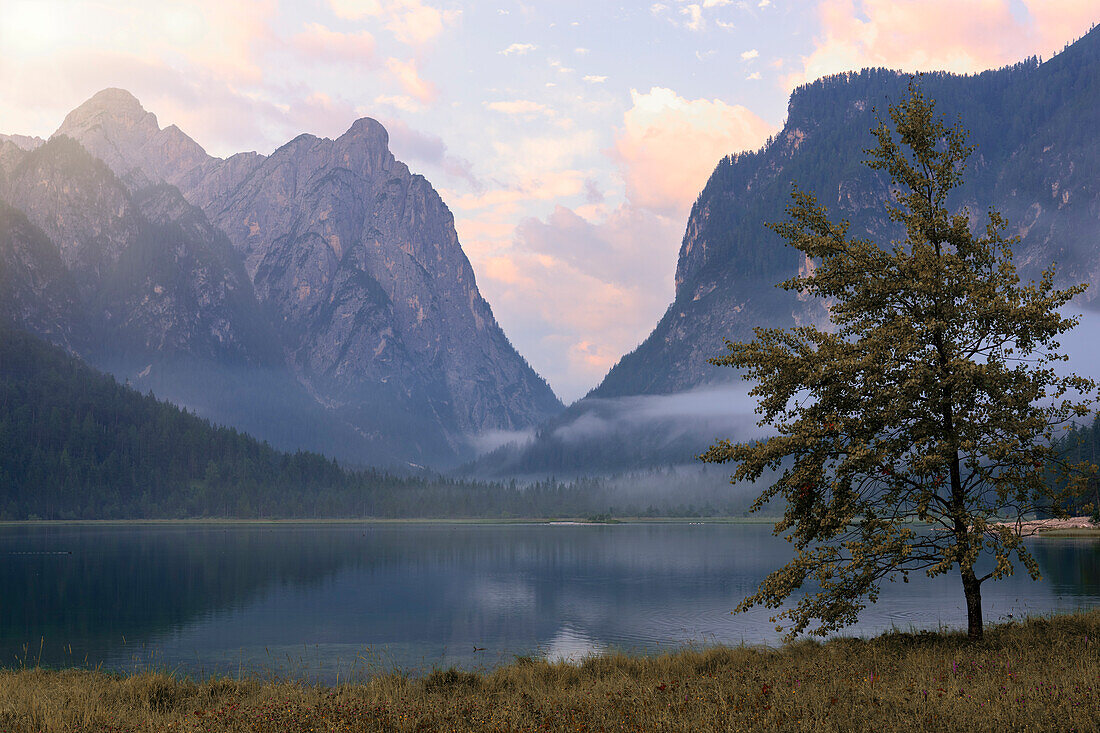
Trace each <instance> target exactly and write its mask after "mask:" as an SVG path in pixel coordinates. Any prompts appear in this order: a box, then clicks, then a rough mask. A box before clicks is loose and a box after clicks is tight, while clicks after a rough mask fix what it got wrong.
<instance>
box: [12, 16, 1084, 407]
mask: <svg viewBox="0 0 1100 733" xmlns="http://www.w3.org/2000/svg"><path fill="white" fill-rule="evenodd" d="M1098 19H1100V9H1098V7H1097V2H1096V0H862V1H858V0H812V1H810V0H807V1H806V2H795V1H794V0H751V1H750V2H736V1H735V0H695V1H692V0H661V2H603V1H602V0H587V1H581V0H529V1H527V2H522V1H519V0H492V1H491V2H485V1H481V0H453V1H449V0H300V1H299V0H296V1H294V2H290V1H289V0H191V1H186V2H185V1H183V0H158V1H157V2H149V0H112V1H100V2H96V1H95V0H89V1H82V2H78V1H76V0H0V132H4V133H8V134H12V133H20V134H29V135H39V136H42V137H46V136H48V135H49V134H50V133H52V132H53V130H55V129H56V128H57V126H58V125H59V124H60V122H61V120H62V119H63V118H64V116H65V114H66V113H67V112H68V111H69V110H70V109H72V108H73V107H75V106H77V105H78V104H80V103H81V102H82V101H84V100H85V99H87V98H88V97H90V96H91V95H92V94H94V93H95V92H96V91H98V90H100V89H102V88H105V87H111V86H115V87H122V88H125V89H128V90H130V91H131V92H133V93H134V94H135V95H136V96H137V97H138V99H140V100H141V101H142V103H143V104H144V106H145V108H146V109H148V110H149V111H151V112H154V113H156V114H157V116H158V118H159V120H160V123H161V125H162V126H164V125H168V124H173V123H174V124H177V125H178V126H179V127H180V128H181V129H183V130H184V131H185V132H187V133H188V134H189V135H190V136H191V137H193V138H194V139H195V140H197V141H198V142H199V143H200V144H202V145H203V146H204V147H205V148H206V149H207V151H208V152H210V153H211V154H213V155H219V156H225V155H228V154H231V153H234V152H238V151H242V150H257V151H260V152H262V153H269V152H271V151H272V150H274V149H275V148H276V147H278V146H279V145H280V144H282V143H283V142H286V141H287V140H289V139H291V138H292V137H294V136H295V135H297V134H298V133H301V132H310V133H313V134H315V135H321V136H327V137H335V136H337V135H339V134H340V133H342V132H343V131H344V130H346V129H347V128H348V127H349V126H350V124H351V123H352V121H353V120H355V119H356V118H358V117H363V116H370V117H374V118H376V119H378V120H379V121H381V122H382V123H383V124H384V125H385V126H386V127H387V129H388V130H389V132H390V142H391V147H392V149H393V151H394V153H395V154H396V155H397V157H398V158H400V159H402V160H404V161H405V162H406V163H408V164H409V167H410V168H412V169H413V170H414V171H415V172H419V173H423V174H424V175H425V176H426V177H427V178H428V179H429V180H430V181H432V183H433V184H434V185H435V186H436V188H438V189H439V191H440V193H441V194H442V196H443V199H444V201H445V202H446V203H447V205H448V206H449V207H450V208H451V210H452V211H453V212H454V215H455V219H456V225H457V228H458V233H459V238H460V240H461V242H462V244H463V247H464V249H465V250H466V254H467V255H468V256H469V258H470V260H471V262H472V263H473V266H474V270H475V272H476V274H477V279H478V285H479V287H480V288H481V291H482V294H483V295H484V296H485V298H486V299H487V300H488V301H489V303H490V304H491V305H492V306H493V310H494V312H495V314H496V316H497V319H498V320H499V321H500V323H501V325H502V326H503V328H504V330H505V332H506V333H507V334H508V336H509V337H510V339H511V340H512V343H513V344H515V346H516V348H517V349H518V350H519V351H520V353H522V354H523V355H524V356H525V357H526V358H527V359H528V361H530V363H531V364H532V365H533V366H534V367H535V369H536V370H538V371H539V373H541V374H542V375H543V376H545V377H546V378H547V379H548V380H549V382H550V384H551V386H553V387H554V389H555V390H556V391H557V392H558V394H559V396H561V397H562V398H563V399H564V400H565V401H567V402H568V401H572V400H573V399H576V398H578V397H580V396H582V395H583V394H584V393H585V392H586V391H587V390H589V389H590V388H592V387H594V386H595V385H596V384H597V383H598V382H599V380H600V378H601V377H602V376H603V375H604V374H605V373H606V371H607V370H608V368H610V367H611V366H612V365H613V364H614V363H615V362H616V361H617V360H618V359H619V357H620V356H622V355H623V354H624V353H626V352H627V351H630V350H631V349H633V348H634V347H635V346H636V345H637V344H638V343H640V342H641V341H642V340H643V339H644V338H645V337H646V336H647V335H648V333H649V331H650V329H651V328H652V327H653V325H654V324H655V323H656V321H657V319H658V318H659V317H660V316H661V314H662V313H663V312H664V310H665V308H666V307H667V306H668V304H669V303H670V302H671V300H672V297H673V273H674V269H675V265H676V255H677V251H678V249H679V245H680V240H681V238H682V236H683V230H684V225H685V223H686V220H687V214H688V211H689V209H690V206H691V203H692V202H693V201H694V199H695V197H696V195H697V194H698V193H699V191H700V190H701V188H702V186H703V184H704V183H705V182H706V179H707V177H708V175H709V174H710V172H711V171H712V170H713V168H714V166H715V164H716V163H717V161H718V160H719V159H720V158H721V157H722V156H724V155H726V154H729V153H733V152H736V151H739V150H745V149H754V148H758V147H759V146H760V145H761V144H763V143H764V141H765V140H766V139H767V137H768V136H769V135H770V134H772V133H774V132H776V131H778V129H779V128H780V127H782V125H783V122H784V118H785V116H786V105H787V98H788V95H789V94H790V91H791V90H792V89H793V88H794V87H795V86H797V85H798V84H800V83H802V82H804V81H806V80H812V79H814V78H817V77H819V76H821V75H824V74H830V73H835V72H839V71H844V70H848V69H858V68H862V67H866V66H887V67H892V68H899V69H903V70H906V71H914V70H918V69H919V70H930V69H946V70H950V71H956V72H974V71H980V70H983V69H987V68H994V67H998V66H1002V65H1005V64H1008V63H1012V62H1015V61H1017V60H1020V59H1022V58H1024V57H1027V56H1030V55H1032V54H1038V55H1040V56H1042V57H1043V58H1047V57H1049V56H1050V55H1052V54H1053V53H1055V52H1057V51H1059V50H1061V49H1062V48H1063V47H1064V46H1065V44H1067V43H1069V42H1071V41H1073V40H1074V39H1076V38H1078V37H1080V36H1081V35H1083V34H1084V33H1085V32H1087V31H1088V30H1089V28H1090V27H1091V26H1092V24H1093V23H1094V22H1095V21H1097V20H1098Z"/></svg>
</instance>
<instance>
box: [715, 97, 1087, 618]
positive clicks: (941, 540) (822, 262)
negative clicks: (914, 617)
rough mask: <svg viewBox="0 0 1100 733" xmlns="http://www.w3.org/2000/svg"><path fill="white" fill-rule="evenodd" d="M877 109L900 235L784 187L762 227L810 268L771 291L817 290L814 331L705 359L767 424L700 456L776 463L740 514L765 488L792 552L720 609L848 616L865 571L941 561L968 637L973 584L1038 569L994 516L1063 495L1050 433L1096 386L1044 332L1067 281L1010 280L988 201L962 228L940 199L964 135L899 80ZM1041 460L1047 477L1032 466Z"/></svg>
mask: <svg viewBox="0 0 1100 733" xmlns="http://www.w3.org/2000/svg"><path fill="white" fill-rule="evenodd" d="M889 117H890V120H889V124H888V122H887V121H886V120H883V119H881V118H880V119H879V120H878V124H877V126H876V127H875V128H874V129H873V130H872V132H873V134H874V138H875V141H876V143H877V145H875V147H873V148H872V149H869V150H867V151H866V152H867V153H868V154H869V155H870V160H868V161H867V165H868V166H869V167H870V168H872V169H874V170H876V171H882V172H883V173H885V174H887V175H888V176H889V178H890V181H891V191H892V192H893V198H894V201H893V202H889V203H887V204H886V208H887V211H888V214H889V217H890V219H891V220H892V221H894V222H897V223H898V224H899V225H901V226H902V227H904V237H903V238H901V239H899V240H897V241H893V242H888V243H882V244H880V243H878V242H875V241H872V240H870V239H867V238H861V237H858V236H853V235H852V234H851V233H850V232H849V224H848V222H847V221H840V222H834V221H831V220H830V219H829V218H828V215H827V212H826V210H825V208H824V207H822V206H821V205H819V204H818V202H817V200H816V199H815V197H814V196H813V195H812V194H811V193H807V192H803V191H801V190H799V189H798V187H797V186H795V188H794V191H793V193H792V204H791V206H790V207H789V209H788V212H789V218H788V219H787V220H786V221H784V222H782V223H779V224H774V225H771V228H773V229H774V230H775V231H776V232H778V233H779V234H780V235H781V236H782V237H783V239H784V240H786V242H787V244H788V245H790V246H791V247H794V248H795V249H797V250H799V251H801V252H803V253H805V254H806V255H807V256H809V257H810V258H812V261H813V262H814V263H815V265H816V266H815V267H814V268H813V270H812V272H809V273H807V274H805V276H802V277H796V278H793V279H790V280H788V281H786V282H784V283H782V284H781V287H783V288H785V289H787V290H797V291H800V292H801V293H803V294H805V295H807V296H813V297H817V298H821V299H824V301H825V302H826V303H828V305H829V314H830V315H829V318H830V328H829V329H828V330H822V329H820V328H817V327H815V326H803V327H798V328H793V329H789V330H784V329H767V328H759V329H756V331H755V333H756V338H755V339H754V340H753V341H752V342H750V343H733V342H727V346H728V353H726V354H724V355H722V356H720V357H717V358H714V359H712V360H711V362H712V363H713V364H716V365H721V366H730V367H735V368H737V369H740V370H743V372H742V373H743V376H744V377H745V378H746V379H749V380H752V381H753V382H754V383H755V385H754V387H753V389H752V394H753V395H754V396H756V397H757V398H758V399H759V407H758V413H759V414H761V416H762V418H761V420H760V425H761V426H770V427H771V428H772V429H773V430H774V431H775V435H773V436H772V437H769V438H766V439H762V440H759V441H754V442H746V443H740V444H733V443H730V442H729V441H719V442H718V443H716V444H715V445H713V446H712V447H711V448H710V449H709V450H708V451H707V452H706V453H705V454H703V456H702V458H703V459H704V460H706V461H711V462H719V463H720V462H726V461H733V462H735V463H736V464H737V467H736V470H735V473H734V475H733V480H734V481H754V480H757V479H759V478H760V477H761V476H762V475H763V474H764V472H765V471H767V470H776V471H777V472H778V473H777V475H778V476H779V478H778V479H777V480H776V481H775V483H774V484H772V485H771V486H769V487H768V488H767V489H766V490H764V491H763V493H762V494H761V495H760V497H759V498H758V499H757V501H756V504H755V505H754V508H757V509H758V508H760V507H762V506H763V505H764V504H765V503H766V502H768V501H769V500H771V499H773V498H777V497H781V498H782V499H783V500H784V501H785V505H786V506H785V510H784V515H783V517H782V519H781V520H780V521H779V522H778V523H777V524H776V526H775V531H776V533H777V534H780V533H787V537H788V539H789V540H790V541H791V542H792V543H793V544H794V547H795V550H796V554H795V557H794V559H793V560H792V561H791V562H790V563H788V564H787V565H786V566H784V567H783V568H781V569H779V570H777V571H775V572H774V573H772V574H771V575H770V576H769V577H768V578H767V579H766V580H765V581H764V582H763V583H762V584H761V586H760V588H759V589H758V591H757V592H756V593H755V594H753V595H752V596H750V597H748V598H746V599H745V600H744V601H742V603H741V604H740V606H739V607H738V608H739V609H740V610H745V609H748V608H750V607H752V606H754V605H765V606H768V607H771V608H781V607H783V606H784V605H785V604H786V602H787V599H788V598H790V597H791V596H792V594H794V593H795V592H796V591H797V590H799V589H801V588H803V586H805V585H808V584H812V585H813V586H816V588H814V589H807V592H806V593H805V594H804V595H802V596H801V597H800V598H799V600H798V601H797V602H796V603H795V604H794V605H788V606H787V608H786V609H785V610H783V611H782V613H780V614H779V615H778V617H777V620H785V621H786V623H788V624H789V630H790V634H791V635H792V636H793V635H796V634H798V633H801V632H803V631H805V630H807V629H810V627H811V626H812V625H813V623H814V622H815V621H817V622H819V623H818V625H817V626H816V627H814V628H812V629H811V630H812V631H813V632H814V633H827V632H829V631H832V630H835V629H837V628H840V627H842V626H844V625H847V624H851V623H853V622H854V621H856V619H857V616H858V614H859V612H860V610H861V609H862V608H864V606H865V605H866V604H867V603H868V602H874V601H875V600H876V599H877V596H878V593H879V589H880V584H881V582H882V581H883V580H884V579H890V580H893V579H895V578H897V577H901V578H902V579H904V580H908V574H909V573H910V572H914V571H923V572H926V573H927V574H928V575H929V576H936V575H941V574H944V573H947V572H949V571H952V570H953V569H956V568H957V569H958V572H959V574H960V576H961V579H962V583H963V589H964V595H965V597H966V602H967V615H968V627H969V633H970V635H971V636H972V637H980V636H981V633H982V617H981V593H980V586H981V584H982V583H983V582H984V581H986V580H989V579H996V578H1001V577H1004V576H1006V575H1009V574H1011V573H1012V572H1013V569H1014V563H1013V559H1014V558H1015V559H1016V560H1018V562H1019V563H1020V564H1022V565H1023V566H1024V567H1025V568H1026V569H1027V570H1028V572H1029V573H1030V574H1031V575H1032V577H1038V574H1039V570H1038V567H1037V566H1036V564H1035V562H1034V560H1033V559H1032V557H1031V556H1030V555H1029V554H1028V552H1027V550H1026V548H1025V547H1024V546H1023V544H1022V543H1021V538H1020V535H1019V533H1018V532H1017V531H1014V528H1013V527H1012V526H1011V525H1005V524H1002V523H1001V522H1002V521H1004V520H1006V519H1008V520H1012V519H1019V518H1021V517H1024V516H1025V515H1028V514H1032V513H1034V512H1036V511H1039V510H1046V509H1049V508H1051V507H1060V506H1063V505H1064V501H1063V497H1061V496H1059V494H1060V493H1065V494H1067V495H1069V494H1072V493H1076V492H1079V491H1080V488H1081V484H1082V482H1083V481H1084V480H1085V476H1084V470H1083V469H1084V468H1085V467H1084V466H1070V465H1067V464H1066V462H1065V460H1064V459H1063V458H1062V457H1061V456H1060V455H1059V451H1058V450H1057V446H1056V437H1057V433H1056V430H1057V429H1059V427H1060V426H1062V425H1063V424H1065V423H1067V422H1068V421H1069V420H1071V419H1072V418H1074V417H1078V416H1083V415H1086V414H1087V413H1088V409H1089V405H1090V404H1091V397H1090V395H1091V393H1092V392H1093V390H1094V389H1095V385H1094V383H1093V382H1092V381H1091V380H1088V379H1085V378H1081V377H1078V376H1076V375H1070V376H1060V375H1059V373H1058V372H1056V371H1055V365H1056V364H1057V363H1058V362H1059V361H1063V360H1064V359H1065V356H1064V354H1062V352H1061V351H1060V344H1059V342H1058V338H1059V336H1060V335H1061V334H1063V333H1065V332H1066V331H1067V330H1069V329H1070V328H1072V327H1073V326H1074V325H1076V320H1075V319H1073V318H1068V317H1065V316H1063V315H1061V314H1060V312H1059V309H1060V308H1062V307H1063V306H1065V305H1066V304H1067V303H1069V302H1070V300H1071V299H1072V298H1073V297H1074V296H1075V295H1077V294H1078V293H1080V292H1082V291H1083V290H1084V289H1085V286H1083V285H1081V286H1076V287H1070V288H1067V289H1057V288H1055V286H1054V269H1053V266H1051V267H1050V268H1048V269H1047V270H1045V271H1044V273H1043V275H1042V277H1041V278H1040V279H1039V280H1038V281H1033V282H1030V283H1027V284H1022V283H1021V282H1020V280H1019V277H1018V275H1017V272H1016V265H1015V263H1014V261H1013V258H1012V245H1013V244H1014V243H1015V242H1016V241H1017V239H1016V238H1015V237H1009V236H1007V235H1006V232H1007V229H1008V226H1007V222H1006V221H1005V220H1004V218H1003V217H1002V216H1001V215H1000V214H999V213H998V212H997V211H995V210H993V209H990V211H989V212H988V216H987V217H986V222H985V224H984V226H983V227H981V228H977V227H975V225H974V222H973V219H976V217H972V213H971V212H970V211H969V210H967V209H963V210H960V211H954V212H953V211H950V210H949V209H948V206H947V198H948V194H949V193H950V192H951V191H952V189H954V188H956V187H957V186H959V185H960V183H961V182H962V181H963V175H964V172H965V162H966V160H967V158H968V156H969V155H970V154H971V152H972V150H973V148H972V146H970V145H969V144H968V141H967V133H966V132H965V131H964V130H963V128H962V126H961V122H960V123H957V124H955V125H953V126H950V127H948V126H946V125H945V124H944V123H943V122H942V121H941V120H940V119H939V118H938V117H937V115H936V114H935V103H934V102H932V101H930V100H926V99H925V97H924V96H923V95H922V93H921V92H920V90H919V88H918V87H917V86H916V83H915V82H914V83H911V85H910V90H909V95H908V97H907V98H906V99H904V100H902V101H901V102H900V103H898V104H897V105H893V106H891V107H890V109H889ZM975 229H978V231H977V232H975ZM1051 465H1060V467H1061V469H1062V472H1063V474H1064V475H1065V477H1066V480H1064V481H1062V482H1061V483H1058V482H1052V481H1050V480H1048V479H1049V476H1048V474H1047V471H1048V467H1049V466H1051Z"/></svg>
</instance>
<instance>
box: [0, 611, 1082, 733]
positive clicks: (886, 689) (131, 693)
mask: <svg viewBox="0 0 1100 733" xmlns="http://www.w3.org/2000/svg"><path fill="white" fill-rule="evenodd" d="M712 730H713V731H738V730H813V731H815V733H818V732H823V731H852V730H872V731H876V730H877V731H938V730H967V731H993V730H997V731H1005V730H1013V731H1016V730H1020V731H1023V730H1057V731H1096V730H1100V610H1095V611H1090V612H1084V613H1078V614H1068V615H1061V616H1052V617H1046V618H1033V619H1028V620H1026V621H1024V622H1021V623H1010V624H1004V625H998V626H993V627H990V628H988V629H987V631H986V639H985V640H984V641H983V642H981V643H977V644H974V643H970V642H968V641H967V639H966V637H965V635H964V634H958V633H947V632H942V633H932V632H923V633H917V634H908V633H890V634H886V635H884V636H880V637H877V638H874V639H870V640H860V639H835V640H830V641H827V642H825V643H815V642H799V643H795V644H792V645H787V646H784V647H781V648H779V649H760V648H750V647H742V648H711V649H698V650H684V651H680V652H677V653H673V654H667V655H664V656H659V657H631V656H625V655H611V656H605V657H594V658H591V659H589V660H587V661H585V662H583V663H582V664H579V665H570V664H566V663H556V664H550V663H547V662H544V661H540V660H534V659H529V658H520V659H517V660H516V661H515V663H513V664H511V665H508V666H506V667H502V668H499V669H496V670H494V671H492V672H487V673H484V674H475V673H468V672H462V671H458V670H454V669H449V670H436V671H433V672H431V673H429V674H427V675H425V676H420V677H416V678H414V677H411V676H407V675H398V674H385V675H377V676H374V677H370V678H368V679H365V680H363V681H362V682H361V683H359V684H354V685H342V686H337V687H325V686H313V685H308V684H304V683H292V682H285V681H265V680H259V679H243V680H232V679H224V678H218V679H208V680H204V681H192V680H188V679H181V678H177V677H174V676H172V675H169V674H163V673H160V674H154V673H148V674H139V675H131V676H116V675H111V674H106V673H103V672H90V671H79V670H63V671H51V670H45V669H21V670H7V671H0V732H3V733H22V732H23V731H28V732H29V731H34V732H36V733H38V732H41V733H52V732H55V731H56V732H60V731H65V732H69V731H158V732H161V731H208V732H210V733H214V732H221V731H242V732H243V731H272V732H278V733H296V732H298V731H410V732H411V731H692V732H693V733H698V732H702V731H712Z"/></svg>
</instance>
